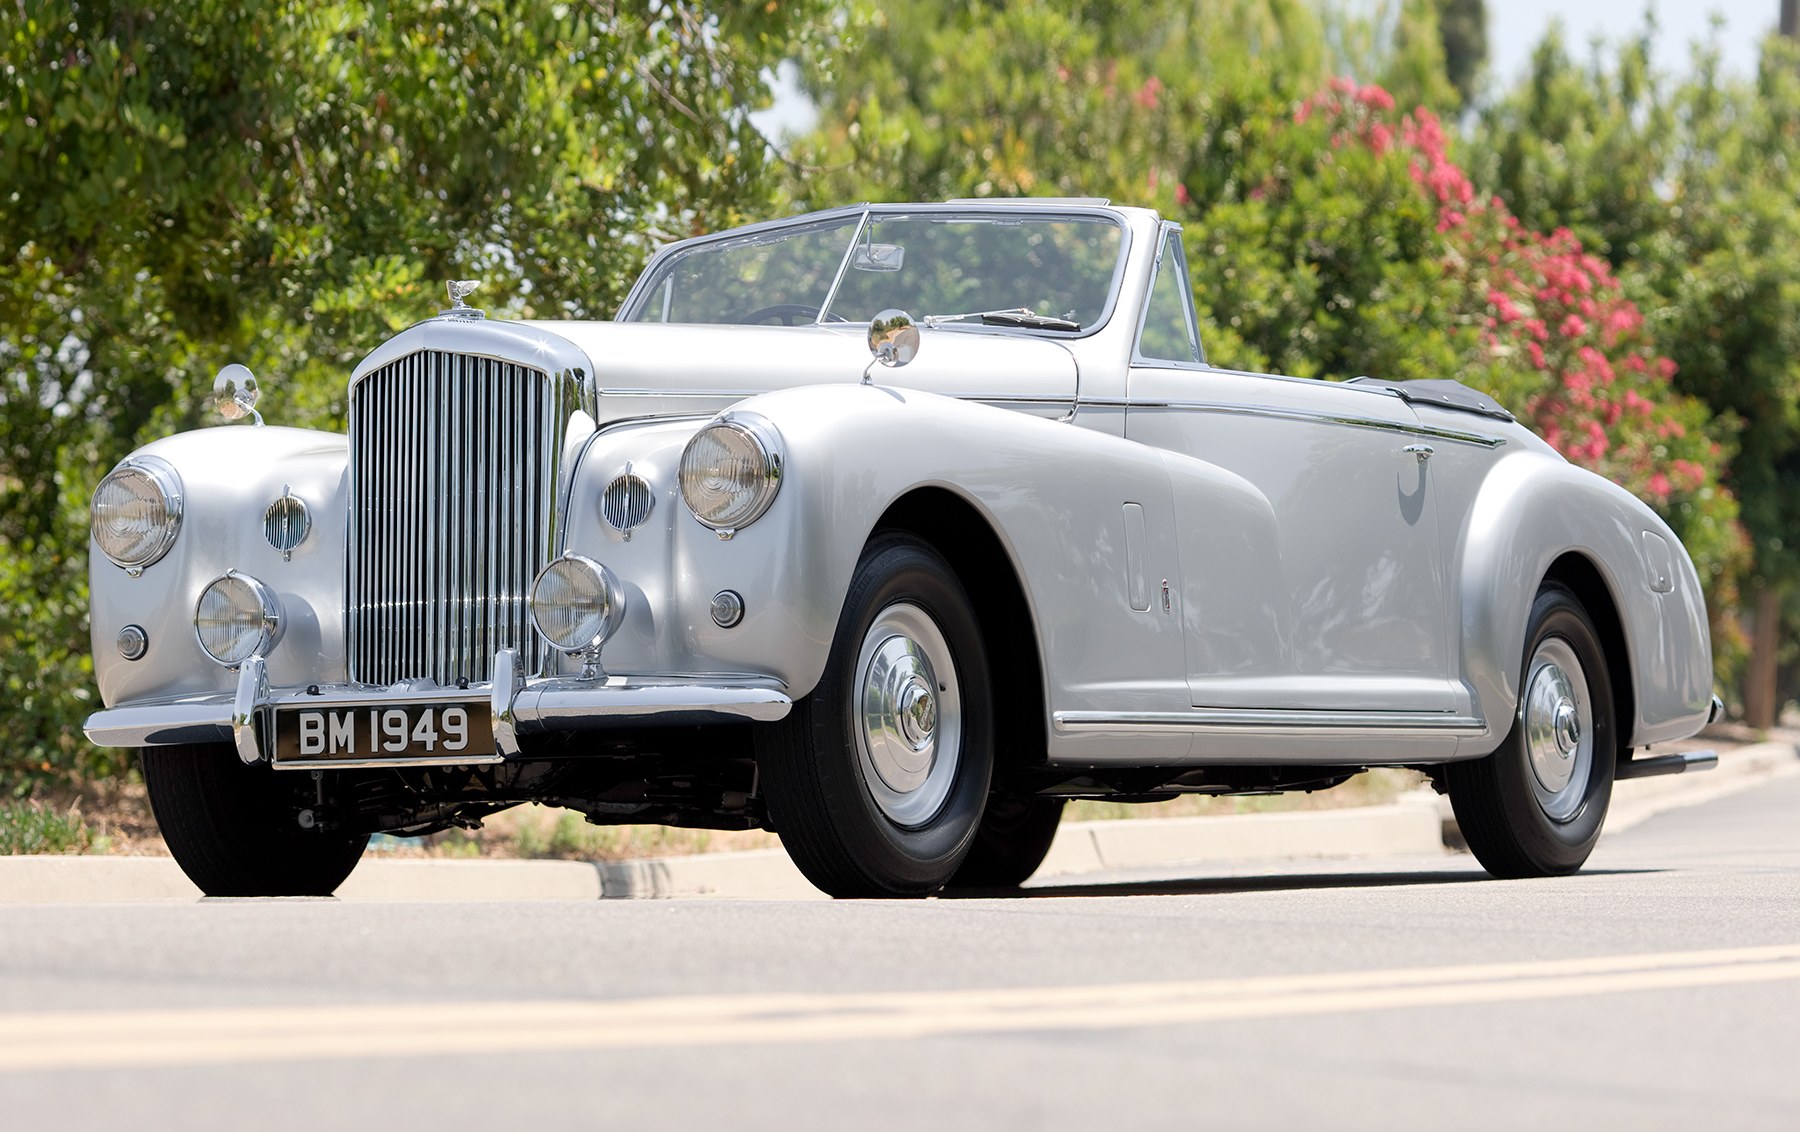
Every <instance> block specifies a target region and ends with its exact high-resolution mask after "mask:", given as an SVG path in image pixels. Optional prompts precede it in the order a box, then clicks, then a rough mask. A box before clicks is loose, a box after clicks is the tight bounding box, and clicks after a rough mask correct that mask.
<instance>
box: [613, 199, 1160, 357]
mask: <svg viewBox="0 0 1800 1132" xmlns="http://www.w3.org/2000/svg"><path fill="white" fill-rule="evenodd" d="M926 216H929V217H943V218H946V219H955V218H958V217H966V218H969V219H971V220H980V219H985V218H992V217H1008V218H1011V217H1018V218H1020V219H1022V220H1027V221H1029V220H1039V221H1050V222H1054V221H1059V220H1060V221H1070V220H1100V221H1104V222H1106V223H1109V224H1111V225H1112V226H1113V227H1114V228H1115V229H1117V231H1118V233H1119V252H1118V257H1117V259H1116V260H1115V261H1114V262H1113V269H1112V277H1111V279H1109V280H1108V282H1107V291H1106V305H1105V306H1104V307H1103V308H1102V309H1101V311H1100V316H1099V317H1098V318H1096V319H1095V320H1094V321H1093V322H1091V323H1088V324H1087V325H1085V326H1083V327H1082V328H1081V329H1080V330H1054V329H1051V328H1048V327H1025V326H999V325H990V324H987V323H984V322H981V321H979V320H972V321H968V322H940V323H937V324H935V326H936V329H939V330H961V331H965V332H966V331H971V330H973V331H983V332H986V333H990V334H991V333H1004V334H1030V335H1033V336H1048V337H1052V338H1063V339H1075V338H1086V337H1089V336H1090V335H1094V334H1098V333H1100V332H1101V331H1102V330H1104V329H1106V327H1107V326H1108V325H1109V324H1110V323H1111V322H1112V319H1113V315H1114V314H1115V313H1116V312H1117V311H1118V307H1119V297H1120V292H1121V291H1122V289H1123V285H1124V281H1125V271H1126V267H1127V265H1128V264H1129V262H1130V260H1131V248H1132V225H1131V223H1130V221H1129V220H1128V219H1127V218H1126V217H1125V216H1124V215H1123V214H1122V213H1120V212H1119V211H1118V210H1117V209H1114V208H1112V207H1110V206H1107V205H1099V204H1092V205H1089V204H1071V203H1068V202H1065V201H1055V202H1053V203H1052V202H1046V203H1044V204H1034V203H1032V202H1031V201H1030V200H1028V199H1023V200H1008V201H1004V202H995V203H992V204H989V203H986V202H983V201H971V200H959V201H949V202H945V203H941V204H855V205H846V206H844V207H841V208H832V209H825V210H823V211H820V212H808V213H805V214H803V215H800V216H786V217H782V218H781V219H779V220H765V221H762V222H760V223H757V224H748V225H745V226H743V227H741V228H730V229H727V230H725V231H723V232H715V233H709V234H707V235H704V236H693V237H690V238H688V239H685V240H678V241H676V242H675V243H672V244H668V245H666V246H664V247H663V248H662V249H660V250H659V251H658V252H657V253H656V254H655V255H653V256H651V257H650V261H649V262H648V263H646V264H645V265H644V270H643V272H642V273H640V274H639V275H638V278H637V281H636V282H635V283H633V284H632V286H631V290H630V291H629V292H628V293H627V294H626V296H625V301H624V302H623V303H621V304H620V305H619V311H618V313H617V314H616V315H614V319H615V320H616V321H619V322H631V321H636V320H637V316H639V315H640V314H641V313H642V312H643V311H644V309H645V308H646V307H647V306H648V305H649V304H650V300H651V297H652V295H653V293H654V289H653V288H652V287H651V286H650V281H651V280H652V279H653V278H655V277H656V276H657V275H658V274H659V273H660V271H661V269H662V268H663V267H664V266H665V265H666V264H667V262H668V261H669V260H671V259H674V258H676V257H678V256H681V255H683V254H685V253H686V252H689V251H692V250H694V249H696V248H701V247H707V246H711V245H720V244H730V243H733V242H737V241H747V242H756V241H758V240H760V239H763V238H765V237H767V236H769V235H771V234H774V233H776V232H780V231H782V230H785V229H790V228H797V227H802V226H806V225H811V224H819V223H822V222H829V221H832V220H847V219H850V218H852V217H855V218H856V219H857V222H856V224H855V225H854V227H853V228H852V229H851V231H852V235H851V238H850V242H849V244H848V245H847V246H846V247H845V249H844V259H843V262H842V263H841V264H839V266H838V271H837V274H836V276H835V277H834V278H833V279H832V282H831V289H830V290H829V291H828V292H827V293H826V296H825V302H824V303H823V305H822V306H821V309H820V316H819V318H820V319H823V318H824V315H825V313H827V312H829V311H830V310H831V304H832V303H833V302H834V301H835V300H836V299H837V295H838V289H839V287H841V286H842V284H843V280H844V275H845V273H846V272H847V271H848V270H849V264H850V258H851V254H852V252H853V250H854V249H855V247H856V244H857V242H858V241H859V240H860V239H861V238H862V234H863V232H864V231H866V230H867V229H868V227H869V225H870V224H871V223H872V222H873V221H874V220H875V219H876V218H880V219H882V220H888V219H907V218H912V217H926ZM907 313H908V314H910V315H912V316H913V318H914V319H916V320H918V321H920V322H921V323H922V322H923V321H924V320H925V319H926V318H927V317H928V316H931V315H944V314H954V313H957V312H954V311H908V312H907ZM665 325H679V324H672V323H671V324H665ZM721 325H727V326H731V325H739V326H742V325H746V324H739V323H723V324H721ZM804 325H807V326H844V325H850V326H856V325H867V320H856V321H851V322H848V323H842V322H838V323H827V322H823V321H819V320H815V321H813V322H810V323H805V324H804Z"/></svg>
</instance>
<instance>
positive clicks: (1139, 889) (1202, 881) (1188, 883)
mask: <svg viewBox="0 0 1800 1132" xmlns="http://www.w3.org/2000/svg"><path fill="white" fill-rule="evenodd" d="M1662 871H1663V870H1661V869H1583V870H1582V871H1581V872H1579V873H1576V874H1575V877H1576V878H1580V877H1601V876H1632V875H1637V874H1643V873H1657V872H1662ZM1495 880H1496V878H1495V877H1492V876H1490V875H1488V874H1487V873H1485V872H1480V871H1477V870H1472V869H1454V870H1452V869H1433V870H1416V871H1412V872H1384V873H1270V874H1266V875H1259V876H1233V877H1169V878H1166V879H1158V880H1133V881H1112V882H1107V881H1100V882H1093V883H1072V884H1047V885H1039V886H1036V887H1032V888H995V889H960V890H957V891H953V892H945V893H940V894H939V898H940V899H945V900H970V899H982V900H996V899H1010V900H1034V899H1046V898H1055V897H1072V896H1087V897H1092V896H1219V895H1226V894H1230V893H1234V892H1302V891H1306V890H1309V889H1328V888H1399V887H1405V886H1409V885H1427V884H1485V883H1489V882H1494V881H1495ZM1535 883H1543V882H1542V881H1539V882H1535Z"/></svg>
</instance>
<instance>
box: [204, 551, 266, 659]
mask: <svg viewBox="0 0 1800 1132" xmlns="http://www.w3.org/2000/svg"><path fill="white" fill-rule="evenodd" d="M194 635H195V636H196V637H198V638H199V639H200V647H201V648H202V649H204V650H205V652H206V655H207V656H210V657H212V658H213V659H214V660H216V661H218V662H219V663H220V664H223V665H224V666H225V667H227V668H236V667H237V666H238V665H240V664H242V663H244V662H245V661H246V660H249V659H250V658H251V657H253V656H266V655H268V652H269V650H270V649H271V648H273V647H274V645H275V638H276V637H278V636H280V635H281V607H280V606H279V605H277V604H276V601H275V594H274V593H273V592H271V591H270V589H269V587H268V586H265V585H263V584H262V583H261V582H259V581H257V580H256V579H255V578H252V577H249V576H248V575H245V574H240V573H238V572H237V571H235V570H234V571H232V572H231V573H228V574H226V575H225V576H224V577H223V578H214V579H213V581H212V584H211V585H209V586H207V587H206V589H204V590H202V591H201V593H200V602H199V604H197V605H196V606H194Z"/></svg>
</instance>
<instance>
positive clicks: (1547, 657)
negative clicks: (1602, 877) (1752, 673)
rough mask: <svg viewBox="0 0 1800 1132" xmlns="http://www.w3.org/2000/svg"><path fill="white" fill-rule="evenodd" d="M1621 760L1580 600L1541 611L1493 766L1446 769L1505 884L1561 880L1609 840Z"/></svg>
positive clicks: (1550, 590) (1540, 604)
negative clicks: (1604, 834)
mask: <svg viewBox="0 0 1800 1132" xmlns="http://www.w3.org/2000/svg"><path fill="white" fill-rule="evenodd" d="M1618 750H1619V734H1618V720H1617V717H1616V713H1615V711H1614V705H1613V694H1612V681H1611V679H1610V677H1609V676H1608V674H1607V667H1606V653H1605V651H1604V650H1603V649H1602V648H1601V647H1600V637H1599V634H1598V633H1596V632H1595V631H1594V624H1593V622H1592V621H1591V620H1590V619H1589V618H1588V615H1587V611H1586V610H1585V609H1583V608H1582V606H1581V602H1580V601H1578V600H1577V599H1576V597H1575V595H1574V594H1572V593H1570V592H1569V591H1568V590H1566V589H1564V588H1563V587H1562V586H1560V585H1557V584H1555V583H1546V584H1545V586H1544V588H1543V589H1541V590H1539V591H1538V595H1537V599H1536V600H1535V601H1534V602H1533V603H1532V607H1531V620H1530V622H1529V624H1528V626H1527V629H1526V633H1525V664H1524V668H1523V671H1522V673H1521V678H1520V682H1519V706H1518V710H1517V711H1516V712H1515V713H1514V715H1513V724H1512V731H1511V733H1509V734H1508V735H1507V737H1506V741H1505V742H1504V743H1502V744H1501V745H1500V747H1499V749H1498V750H1496V751H1495V752H1494V753H1493V754H1491V755H1488V756H1487V757H1485V758H1481V759H1475V760H1472V761H1470V762H1459V763H1451V764H1450V765H1449V766H1448V767H1446V768H1445V777H1446V779H1447V784H1448V786H1449V792H1450V804H1451V807H1452V808H1453V809H1454V810H1455V811H1456V823H1457V825H1458V827H1459V828H1460V829H1461V830H1462V835H1463V839H1464V840H1465V841H1467V842H1468V844H1469V850H1470V851H1471V852H1472V853H1474V854H1475V859H1476V860H1478V861H1480V862H1481V865H1482V867H1483V868H1485V869H1486V870H1487V871H1488V872H1490V873H1492V874H1494V875H1495V876H1497V877H1541V876H1560V875H1564V874H1567V873H1572V872H1574V871H1575V870H1576V869H1579V868H1580V867H1581V866H1582V864H1583V863H1584V862H1585V861H1586V860H1587V859H1588V854H1590V853H1592V852H1593V850H1594V844H1595V842H1597V841H1599V840H1600V827H1601V825H1602V824H1603V823H1604V822H1605V821H1606V807H1607V803H1608V801H1610V800H1611V798H1612V784H1613V772H1614V770H1615V765H1616V759H1617V754H1618Z"/></svg>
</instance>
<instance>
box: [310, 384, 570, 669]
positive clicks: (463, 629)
mask: <svg viewBox="0 0 1800 1132" xmlns="http://www.w3.org/2000/svg"><path fill="white" fill-rule="evenodd" d="M566 409H567V406H564V405H563V404H562V403H561V400H560V393H559V386H558V385H557V383H556V382H555V381H553V380H552V379H551V378H550V376H549V375H548V374H546V373H544V372H543V371H541V370H534V369H529V368H527V367H523V366H518V365H512V364H509V363H505V362H500V361H497V360H494V359H491V358H485V357H479V356H476V355H469V354H449V353H443V352H439V351H420V352H418V353H414V354H409V355H407V356H406V357H404V358H400V359H398V360H396V361H394V362H390V363H389V364H387V365H385V366H382V367H381V368H380V369H377V370H375V371H374V372H373V373H370V374H368V375H367V376H366V377H364V378H363V379H362V380H361V381H360V382H358V383H357V385H356V387H355V389H354V390H353V391H352V394H351V404H350V459H351V469H350V485H351V487H350V490H351V513H350V547H349V551H348V557H347V560H346V567H347V573H348V578H347V579H346V589H345V593H346V604H347V609H346V613H347V616H348V625H349V654H348V658H349V665H350V679H351V680H353V681H356V682H359V683H367V684H381V685H387V684H393V683H396V682H399V681H401V680H412V679H421V678H423V679H429V680H433V681H435V682H437V683H439V684H443V685H449V684H453V683H454V682H455V681H456V680H457V678H458V677H467V678H469V679H470V680H472V681H484V680H488V679H490V678H491V676H492V666H493V657H494V653H495V651H496V650H498V649H500V648H503V647H507V646H511V647H513V648H516V649H519V650H520V651H521V653H522V654H523V659H524V660H525V662H526V664H527V665H528V666H531V667H534V668H535V667H536V666H537V664H538V662H539V659H540V649H541V646H540V644H539V642H538V640H537V636H536V634H535V633H533V632H532V631H531V628H530V624H529V621H528V610H527V604H526V596H527V593H528V591H529V589H530V585H531V579H532V577H533V575H534V574H535V572H536V570H537V568H538V567H539V566H541V565H543V561H542V559H544V558H545V557H547V555H548V554H549V553H550V548H551V547H552V545H553V541H552V540H553V536H554V518H555V516H554V510H555V504H556V498H555V494H556V485H557V482H558V481H557V474H558V473H557V455H558V451H559V447H558V446H559V445H560V442H561V437H560V429H561V426H562V423H563V415H564V412H565V410H566Z"/></svg>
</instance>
